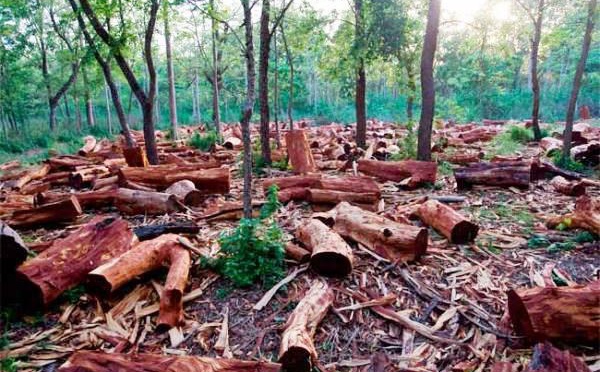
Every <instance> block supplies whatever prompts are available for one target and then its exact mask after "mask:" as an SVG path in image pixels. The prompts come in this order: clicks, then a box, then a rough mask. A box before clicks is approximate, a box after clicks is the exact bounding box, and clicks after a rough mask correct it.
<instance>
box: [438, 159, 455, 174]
mask: <svg viewBox="0 0 600 372" xmlns="http://www.w3.org/2000/svg"><path fill="white" fill-rule="evenodd" d="M438 172H439V173H440V174H441V175H444V176H451V175H452V174H453V173H454V169H453V168H452V164H450V163H449V162H447V161H445V160H442V161H440V162H438Z"/></svg>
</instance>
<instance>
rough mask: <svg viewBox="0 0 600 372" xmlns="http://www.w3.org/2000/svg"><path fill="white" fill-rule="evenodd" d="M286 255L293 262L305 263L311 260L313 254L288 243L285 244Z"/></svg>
mask: <svg viewBox="0 0 600 372" xmlns="http://www.w3.org/2000/svg"><path fill="white" fill-rule="evenodd" d="M285 255H286V256H287V257H288V258H291V259H292V260H295V261H298V262H300V263H304V262H308V261H309V260H310V255H311V252H310V251H309V250H307V249H305V248H303V247H301V246H299V245H297V244H294V243H292V242H287V243H285Z"/></svg>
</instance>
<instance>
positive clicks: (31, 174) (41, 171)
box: [7, 164, 50, 190]
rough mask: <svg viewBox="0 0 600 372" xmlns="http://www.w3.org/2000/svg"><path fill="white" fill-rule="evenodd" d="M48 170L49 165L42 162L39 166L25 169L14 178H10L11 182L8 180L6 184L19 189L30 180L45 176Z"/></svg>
mask: <svg viewBox="0 0 600 372" xmlns="http://www.w3.org/2000/svg"><path fill="white" fill-rule="evenodd" d="M49 172H50V165H48V164H42V165H40V166H39V167H36V168H33V169H30V170H28V171H26V172H25V173H23V174H22V175H21V176H20V177H19V178H17V179H16V180H12V181H11V182H9V183H8V184H7V186H9V187H12V188H13V189H17V190H20V189H21V188H23V187H24V186H25V185H27V184H28V183H29V182H30V181H34V180H39V179H42V178H44V177H46V175H48V173H49Z"/></svg>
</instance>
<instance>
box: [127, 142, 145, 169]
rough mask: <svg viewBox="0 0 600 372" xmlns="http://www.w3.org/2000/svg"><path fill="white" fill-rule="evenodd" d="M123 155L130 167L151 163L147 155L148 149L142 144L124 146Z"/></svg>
mask: <svg viewBox="0 0 600 372" xmlns="http://www.w3.org/2000/svg"><path fill="white" fill-rule="evenodd" d="M123 157H125V162H126V163H127V165H128V166H129V167H141V168H144V167H147V166H149V165H150V163H149V162H148V158H147V157H146V151H144V148H143V147H141V146H134V147H124V148H123Z"/></svg>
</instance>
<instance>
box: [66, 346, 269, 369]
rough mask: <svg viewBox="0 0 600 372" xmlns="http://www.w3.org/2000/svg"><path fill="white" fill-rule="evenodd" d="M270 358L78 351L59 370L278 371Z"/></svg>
mask: <svg viewBox="0 0 600 372" xmlns="http://www.w3.org/2000/svg"><path fill="white" fill-rule="evenodd" d="M280 368H281V367H280V365H279V364H275V363H269V362H260V361H259V362H255V361H243V360H237V359H224V358H219V359H215V358H204V357H195V356H173V355H157V354H117V353H110V354H109V353H102V352H97V351H77V352H75V353H73V354H72V355H71V357H70V358H69V359H68V360H67V361H66V362H65V364H63V365H62V366H60V368H59V369H58V372H115V371H131V372H192V371H194V372H278V371H279V370H280Z"/></svg>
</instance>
